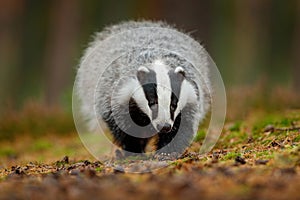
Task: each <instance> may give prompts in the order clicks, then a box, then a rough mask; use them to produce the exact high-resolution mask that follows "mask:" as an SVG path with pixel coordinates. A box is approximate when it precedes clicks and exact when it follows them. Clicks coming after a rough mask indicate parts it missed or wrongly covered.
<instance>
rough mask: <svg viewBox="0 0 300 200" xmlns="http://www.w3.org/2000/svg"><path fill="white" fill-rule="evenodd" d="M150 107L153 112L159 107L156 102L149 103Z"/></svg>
mask: <svg viewBox="0 0 300 200" xmlns="http://www.w3.org/2000/svg"><path fill="white" fill-rule="evenodd" d="M148 105H149V107H150V108H151V109H152V110H153V109H155V108H156V107H157V103H156V102H155V101H153V102H149V103H148Z"/></svg>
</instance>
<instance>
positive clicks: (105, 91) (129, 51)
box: [77, 21, 210, 134]
mask: <svg viewBox="0 0 300 200" xmlns="http://www.w3.org/2000/svg"><path fill="white" fill-rule="evenodd" d="M170 52H173V53H174V54H175V55H179V57H178V56H174V57H172V56H168V55H170ZM120 55H123V56H121V57H120ZM118 58H119V59H118ZM182 58H184V59H182ZM156 59H162V60H163V61H164V62H165V63H166V64H167V65H169V66H170V67H171V68H173V69H175V68H176V67H178V66H181V67H182V68H183V69H184V70H185V75H186V78H187V79H188V80H190V81H192V82H193V83H194V84H195V87H197V88H198V90H199V96H200V98H199V101H198V103H197V105H193V110H192V111H189V112H190V113H191V115H193V117H191V119H192V120H193V132H194V134H195V133H196V131H197V128H198V125H199V122H200V121H201V120H202V119H203V118H204V116H205V115H206V113H207V111H208V109H209V106H210V95H209V90H210V81H209V69H208V61H207V59H208V58H207V54H206V52H205V50H204V48H203V47H202V46H201V45H200V44H199V43H198V42H197V41H195V40H194V39H192V38H191V37H190V36H189V35H187V34H184V33H182V32H179V31H178V30H177V29H175V28H174V27H171V26H170V25H167V24H165V23H163V22H151V21H140V22H135V21H129V22H125V23H121V24H118V25H114V26H110V27H107V28H105V29H104V30H103V31H102V32H100V33H97V34H96V35H95V36H94V40H93V41H92V42H91V43H90V44H89V47H88V48H87V49H86V51H85V53H84V55H83V57H82V59H81V62H80V66H79V69H78V73H77V87H78V96H79V99H80V100H81V103H82V109H81V110H82V113H83V114H84V115H85V116H86V117H87V118H88V119H89V121H90V128H91V130H95V128H96V127H97V119H98V120H101V117H103V116H105V115H107V114H108V112H109V111H110V110H111V109H113V108H112V107H111V98H112V97H111V95H112V93H113V86H114V85H115V84H116V83H115V81H116V80H118V79H119V78H120V77H121V76H123V75H124V74H128V76H129V77H128V78H129V79H135V78H136V77H135V72H136V70H137V69H138V67H140V66H147V65H149V64H150V63H151V62H153V61H154V60H156ZM107 66H110V67H109V68H107V69H106V67H107ZM195 69H197V70H195ZM198 72H200V73H201V75H200V74H199V73H198ZM100 76H101V77H102V78H101V79H100V83H99V77H100ZM124 81H125V82H124V84H126V80H124ZM121 84H122V83H121ZM119 86H120V84H119V85H118V87H119ZM94 108H95V111H94ZM120 116H121V115H120ZM184 116H185V117H190V116H189V115H184ZM117 117H118V116H117ZM120 120H122V119H120ZM187 121H188V120H187Z"/></svg>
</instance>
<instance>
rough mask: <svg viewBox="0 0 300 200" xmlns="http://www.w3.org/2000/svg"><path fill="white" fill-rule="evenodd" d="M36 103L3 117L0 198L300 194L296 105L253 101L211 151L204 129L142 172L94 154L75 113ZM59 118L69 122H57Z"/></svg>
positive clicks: (299, 133) (231, 121)
mask: <svg viewBox="0 0 300 200" xmlns="http://www.w3.org/2000/svg"><path fill="white" fill-rule="evenodd" d="M29 110H31V111H28V110H27V111H26V110H25V111H22V113H23V114H22V115H23V116H22V115H20V114H9V115H8V116H7V117H6V118H5V120H2V121H1V123H0V125H1V126H0V131H1V134H2V139H1V140H0V147H1V148H0V199H88V198H89V199H95V198H101V199H159V198H165V199H300V192H299V190H300V110H297V109H280V110H276V109H272V110H271V111H270V110H265V109H261V108H252V109H250V110H247V113H246V114H245V115H243V116H242V117H238V115H235V116H234V117H232V116H230V113H229V115H228V118H227V121H226V123H225V126H224V130H223V132H222V135H221V137H220V139H219V141H218V143H217V144H216V146H215V147H214V149H213V150H212V151H211V152H210V153H208V154H206V155H200V154H198V153H197V152H198V150H199V147H200V146H201V142H202V140H203V135H202V134H201V130H200V131H199V135H198V136H197V137H196V138H195V141H194V142H193V144H192V145H191V147H190V148H189V149H188V151H187V152H186V153H185V154H184V155H183V156H182V157H181V158H180V159H177V160H173V161H169V165H168V166H167V167H163V168H160V169H157V170H154V171H152V172H149V173H139V174H134V173H124V172H122V171H119V170H116V169H114V168H113V167H111V166H110V165H107V163H104V162H101V161H97V160H96V159H95V158H93V157H92V156H91V155H90V154H89V152H88V151H87V150H86V149H85V148H84V146H83V145H82V143H81V141H80V139H79V137H78V135H77V133H76V131H74V129H73V128H74V127H72V126H71V125H66V124H72V119H70V120H69V119H67V118H65V117H63V116H61V117H59V118H55V119H54V118H51V117H50V116H52V115H51V114H50V115H48V114H41V113H43V111H42V110H39V109H37V108H35V107H34V106H33V108H32V107H31V108H30V109H29ZM32 110H38V111H37V112H36V111H35V112H34V113H33V112H32ZM24 113H25V114H24ZM28 113H30V120H29V121H28V120H27V121H26V120H24V119H25V118H26V119H27V118H28V115H29V114H28ZM35 120H37V121H38V122H37V121H35ZM42 120H46V121H47V123H46V125H45V124H43V123H41V122H40V121H42ZM3 121H4V122H3ZM24 121H26V122H24ZM49 121H51V123H50V124H49ZM36 123H38V125H37V124H36ZM55 123H63V125H64V126H63V128H59V129H58V128H53V126H56V127H58V125H55ZM26 124H30V125H26ZM20 126H22V127H23V128H22V129H21V128H20ZM41 127H44V128H45V127H46V128H47V127H48V129H49V127H52V128H51V130H50V131H49V130H48V131H39V130H38V128H41ZM21 130H23V134H17V132H22V131H21ZM27 131H31V132H33V133H34V134H26V133H25V132H27ZM57 132H59V133H62V134H57ZM5 133H10V134H12V136H11V137H10V136H7V134H6V135H5ZM54 133H55V134H54Z"/></svg>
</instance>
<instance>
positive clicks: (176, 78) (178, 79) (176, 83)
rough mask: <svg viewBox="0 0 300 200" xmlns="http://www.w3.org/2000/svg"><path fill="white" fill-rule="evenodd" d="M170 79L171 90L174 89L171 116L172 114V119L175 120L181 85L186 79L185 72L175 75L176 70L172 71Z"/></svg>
mask: <svg viewBox="0 0 300 200" xmlns="http://www.w3.org/2000/svg"><path fill="white" fill-rule="evenodd" d="M169 77H170V81H171V89H172V95H171V104H170V114H171V119H172V120H174V113H175V110H176V108H177V104H178V100H179V95H180V90H181V85H182V81H183V79H184V73H183V72H178V73H175V72H174V70H172V71H170V72H169Z"/></svg>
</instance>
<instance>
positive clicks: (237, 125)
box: [229, 121, 242, 132]
mask: <svg viewBox="0 0 300 200" xmlns="http://www.w3.org/2000/svg"><path fill="white" fill-rule="evenodd" d="M241 125H242V122H241V121H236V122H235V123H234V124H233V125H232V126H231V127H229V130H230V131H236V132H239V131H240V130H241Z"/></svg>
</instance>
